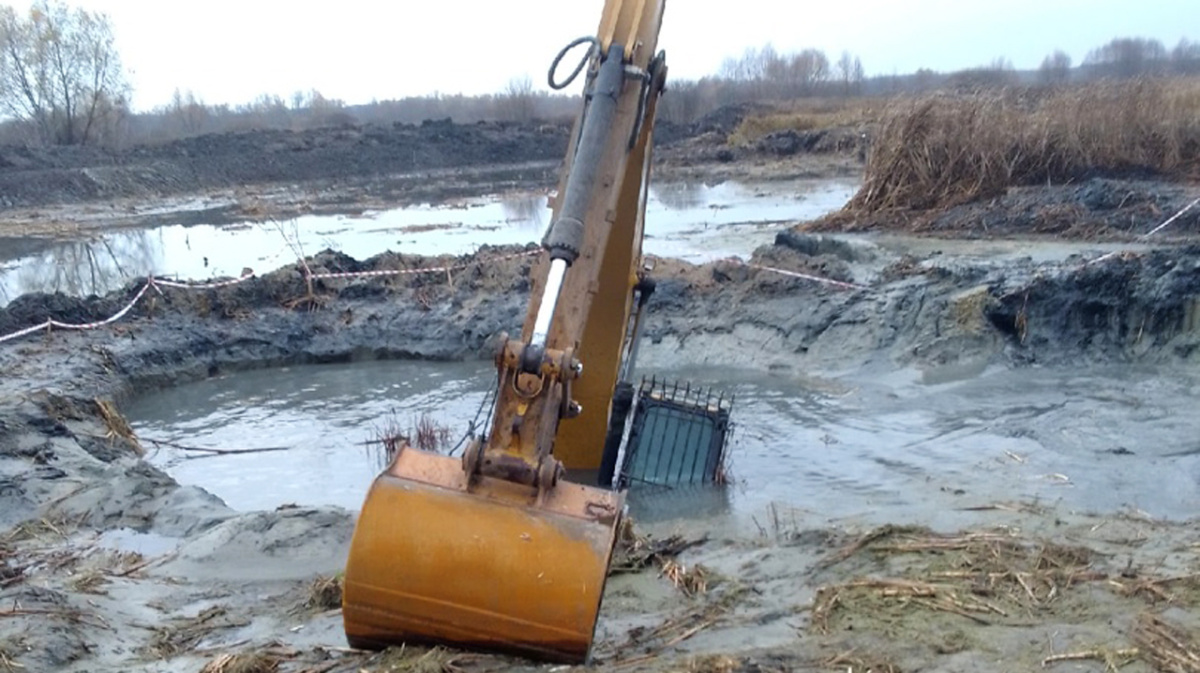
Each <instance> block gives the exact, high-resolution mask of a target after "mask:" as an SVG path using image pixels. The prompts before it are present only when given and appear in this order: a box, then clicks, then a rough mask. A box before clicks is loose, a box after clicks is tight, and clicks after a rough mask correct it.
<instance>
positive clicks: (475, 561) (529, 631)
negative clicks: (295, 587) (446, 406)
mask: <svg viewBox="0 0 1200 673" xmlns="http://www.w3.org/2000/svg"><path fill="white" fill-rule="evenodd" d="M623 499H624V495H623V494H622V493H616V492H610V491H606V490H602V489H597V488H591V487H586V486H582V485H579V484H573V483H569V482H563V481H560V482H558V484H557V485H556V486H555V487H554V488H551V489H549V490H547V491H545V492H544V494H543V496H542V498H541V500H540V501H539V499H538V496H537V493H536V492H535V491H534V489H532V488H529V487H525V486H520V485H518V484H514V483H511V482H507V481H503V480H499V479H492V478H489V477H485V476H477V477H475V478H474V479H473V480H471V483H470V484H468V480H467V475H466V473H465V472H464V471H463V467H462V462H461V461H460V460H458V459H455V458H449V457H445V456H439V455H435V454H432V453H427V452H424V451H419V450H417V449H412V448H405V449H403V450H402V451H400V453H399V454H398V455H397V456H396V458H395V460H394V461H393V462H392V464H391V465H390V466H389V467H388V469H387V470H386V471H384V472H383V473H382V474H381V475H379V477H377V478H376V480H375V483H374V484H373V485H372V486H371V489H370V491H369V492H368V493H367V498H366V502H365V503H364V504H363V509H362V513H361V514H360V515H359V519H358V524H357V527H356V528H355V531H354V539H353V542H352V543H351V547H350V559H349V561H348V563H347V565H346V576H345V589H344V594H343V620H344V623H345V628H346V636H347V639H348V640H349V642H350V644H351V645H352V646H353V647H360V648H365V649H378V648H380V647H384V646H387V645H392V644H400V643H430V644H448V645H451V646H454V647H462V648H467V649H478V650H488V651H498V652H509V653H514V654H520V655H524V656H530V657H533V658H537V659H544V660H551V661H561V662H565V663H579V662H583V661H585V660H586V659H587V656H588V651H589V649H590V648H591V644H592V635H593V632H594V631H595V626H596V617H597V614H598V613H599V611H600V601H601V598H602V595H603V593H604V583H605V579H606V576H607V573H608V564H609V557H610V554H611V552H612V547H613V542H614V536H615V532H616V529H617V524H618V523H619V518H620V516H621V510H622V507H623Z"/></svg>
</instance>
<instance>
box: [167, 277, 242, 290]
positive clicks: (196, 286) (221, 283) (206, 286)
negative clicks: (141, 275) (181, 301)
mask: <svg viewBox="0 0 1200 673" xmlns="http://www.w3.org/2000/svg"><path fill="white" fill-rule="evenodd" d="M253 277H254V274H253V273H247V274H245V275H243V276H240V277H238V278H233V279H231V280H218V281H213V282H211V283H181V282H179V281H174V280H164V279H162V278H155V279H153V283H154V284H155V285H161V286H162V287H177V288H181V289H184V290H211V289H213V288H218V287H229V286H230V285H237V284H238V283H242V282H245V281H247V280H250V279H251V278H253Z"/></svg>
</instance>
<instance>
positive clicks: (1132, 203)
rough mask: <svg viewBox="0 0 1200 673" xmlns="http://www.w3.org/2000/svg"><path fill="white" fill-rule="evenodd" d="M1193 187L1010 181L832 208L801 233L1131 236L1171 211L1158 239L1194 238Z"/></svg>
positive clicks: (1197, 229)
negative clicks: (940, 199) (866, 209)
mask: <svg viewBox="0 0 1200 673" xmlns="http://www.w3.org/2000/svg"><path fill="white" fill-rule="evenodd" d="M1197 197H1200V187H1198V186H1197V185H1195V184H1189V183H1172V182H1165V181H1162V180H1155V179H1152V178H1136V177H1135V178H1131V177H1109V176H1096V177H1090V178H1086V179H1082V180H1080V181H1078V182H1074V183H1068V184H1059V185H1042V186H1038V187H1010V188H1009V189H1008V190H1007V191H1006V192H1005V193H1004V194H1003V195H1001V196H998V197H996V198H993V199H986V200H982V201H973V202H970V203H964V204H960V205H956V206H954V207H952V208H946V209H939V210H934V211H923V210H912V211H887V212H878V213H868V214H862V213H848V212H839V213H833V214H831V215H830V216H828V217H825V218H822V219H821V220H818V221H815V222H811V223H805V224H804V225H802V227H801V228H802V229H803V230H805V231H840V232H852V231H888V232H897V231H903V232H907V233H914V234H921V235H929V236H954V237H958V238H1004V237H1014V236H1021V237H1030V236H1034V237H1054V238H1065V239H1074V240H1088V241H1099V240H1109V241H1128V240H1136V239H1137V238H1138V237H1141V236H1145V235H1147V234H1149V233H1150V232H1151V231H1154V230H1155V229H1156V228H1157V227H1158V225H1160V224H1162V223H1163V222H1164V221H1166V220H1167V219H1168V218H1170V217H1172V216H1173V215H1175V214H1176V213H1182V214H1180V215H1179V217H1178V218H1176V219H1175V220H1174V221H1173V222H1172V223H1171V224H1170V225H1168V226H1167V227H1166V228H1164V229H1162V230H1161V232H1157V233H1156V234H1155V235H1156V236H1158V237H1159V238H1195V237H1196V236H1197V235H1198V234H1200V209H1198V208H1195V207H1192V208H1190V209H1188V208H1187V206H1188V205H1189V204H1190V203H1191V202H1192V201H1193V200H1194V199H1196V198H1197Z"/></svg>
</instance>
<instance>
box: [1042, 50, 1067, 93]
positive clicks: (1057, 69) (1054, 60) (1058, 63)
mask: <svg viewBox="0 0 1200 673" xmlns="http://www.w3.org/2000/svg"><path fill="white" fill-rule="evenodd" d="M1038 78H1039V79H1040V80H1041V82H1042V84H1045V85H1046V86H1060V85H1063V84H1066V83H1067V82H1068V81H1070V79H1071V57H1070V56H1068V55H1067V53H1066V52H1065V51H1063V50H1061V49H1056V50H1055V51H1054V53H1053V54H1050V55H1049V56H1047V57H1046V58H1044V59H1042V67H1040V68H1038Z"/></svg>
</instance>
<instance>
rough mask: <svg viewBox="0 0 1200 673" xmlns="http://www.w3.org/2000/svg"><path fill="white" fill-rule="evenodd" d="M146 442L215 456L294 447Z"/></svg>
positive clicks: (264, 451)
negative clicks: (245, 447)
mask: <svg viewBox="0 0 1200 673" xmlns="http://www.w3.org/2000/svg"><path fill="white" fill-rule="evenodd" d="M144 441H147V442H150V443H151V444H153V445H155V446H165V447H167V448H171V449H178V450H180V451H195V452H199V453H209V454H213V455H214V456H226V455H231V454H238V453H267V452H269V451H290V450H291V449H292V447H290V446H261V447H256V448H251V449H213V448H209V447H206V446H188V445H186V444H176V443H175V442H168V441H166V440H162V439H145V440H144ZM188 457H189V458H208V457H211V456H188Z"/></svg>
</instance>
